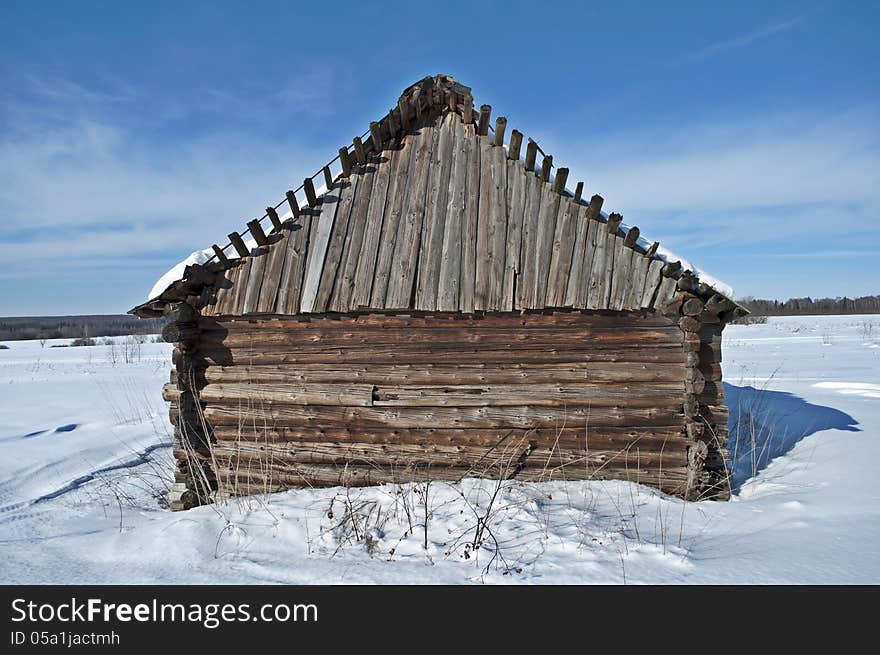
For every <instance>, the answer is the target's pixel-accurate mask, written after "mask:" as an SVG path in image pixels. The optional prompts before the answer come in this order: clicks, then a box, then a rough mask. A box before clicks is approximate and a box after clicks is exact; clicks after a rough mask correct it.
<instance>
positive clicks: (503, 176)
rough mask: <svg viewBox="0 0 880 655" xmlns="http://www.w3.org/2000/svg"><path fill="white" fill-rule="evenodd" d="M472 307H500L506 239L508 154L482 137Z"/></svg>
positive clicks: (485, 308) (491, 309)
mask: <svg viewBox="0 0 880 655" xmlns="http://www.w3.org/2000/svg"><path fill="white" fill-rule="evenodd" d="M479 145H480V193H479V198H478V212H477V214H478V222H477V250H476V266H475V274H476V281H475V284H474V309H475V310H477V311H496V310H498V309H500V308H501V307H502V299H501V294H502V290H503V286H504V257H505V250H506V243H507V158H506V156H505V151H504V148H502V147H501V146H494V145H492V142H491V141H490V140H489V139H488V138H481V139H480V141H479Z"/></svg>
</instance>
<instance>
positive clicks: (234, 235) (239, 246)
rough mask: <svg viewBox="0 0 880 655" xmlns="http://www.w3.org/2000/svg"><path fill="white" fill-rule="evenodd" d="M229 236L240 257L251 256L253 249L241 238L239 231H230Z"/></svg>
mask: <svg viewBox="0 0 880 655" xmlns="http://www.w3.org/2000/svg"><path fill="white" fill-rule="evenodd" d="M228 236H229V242H230V243H231V244H232V246H233V248H235V252H237V253H238V256H239V257H249V256H250V254H251V251H250V249H249V248H248V247H247V246H246V245H245V244H244V240H243V239H242V238H241V235H240V234H239V233H238V232H230V233H229V235H228Z"/></svg>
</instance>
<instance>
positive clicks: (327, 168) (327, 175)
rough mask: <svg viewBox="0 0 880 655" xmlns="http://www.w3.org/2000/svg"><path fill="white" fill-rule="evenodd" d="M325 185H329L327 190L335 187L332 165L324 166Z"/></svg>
mask: <svg viewBox="0 0 880 655" xmlns="http://www.w3.org/2000/svg"><path fill="white" fill-rule="evenodd" d="M324 186H326V187H327V191H329V190H330V189H332V188H333V173H331V172H330V166H325V167H324Z"/></svg>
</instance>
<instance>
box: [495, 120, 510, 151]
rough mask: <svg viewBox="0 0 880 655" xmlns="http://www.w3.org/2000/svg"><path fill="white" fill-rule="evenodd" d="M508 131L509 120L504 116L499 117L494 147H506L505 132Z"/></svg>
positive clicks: (496, 124)
mask: <svg viewBox="0 0 880 655" xmlns="http://www.w3.org/2000/svg"><path fill="white" fill-rule="evenodd" d="M506 129H507V119H506V118H505V117H504V116H499V117H498V118H497V119H495V134H494V138H493V140H492V145H494V146H503V145H504V130H506Z"/></svg>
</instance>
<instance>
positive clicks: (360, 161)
mask: <svg viewBox="0 0 880 655" xmlns="http://www.w3.org/2000/svg"><path fill="white" fill-rule="evenodd" d="M352 143H354V158H355V161H356V162H357V165H358V166H364V165H365V164H366V163H367V151H366V148H364V142H363V141H361V138H360V137H359V136H356V137H355V138H354V140H353V141H352Z"/></svg>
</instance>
